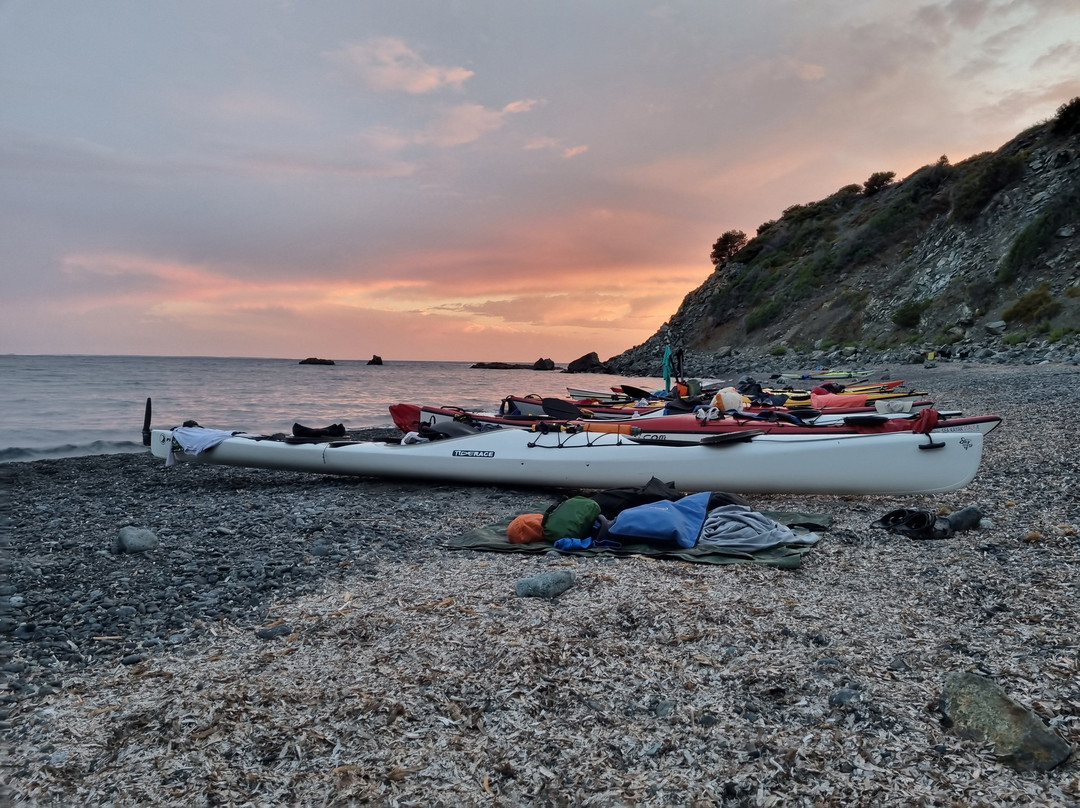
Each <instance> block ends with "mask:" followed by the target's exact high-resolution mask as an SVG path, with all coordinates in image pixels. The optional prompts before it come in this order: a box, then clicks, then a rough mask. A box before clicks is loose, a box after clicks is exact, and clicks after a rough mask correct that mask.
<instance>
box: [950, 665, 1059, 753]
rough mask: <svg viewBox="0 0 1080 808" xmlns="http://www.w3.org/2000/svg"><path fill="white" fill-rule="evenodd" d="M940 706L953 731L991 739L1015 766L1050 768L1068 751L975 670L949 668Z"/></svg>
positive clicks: (1028, 712)
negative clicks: (965, 670) (949, 673)
mask: <svg viewBox="0 0 1080 808" xmlns="http://www.w3.org/2000/svg"><path fill="white" fill-rule="evenodd" d="M941 710H942V712H943V713H944V714H945V717H946V718H947V719H948V720H949V721H951V722H952V729H953V731H954V732H956V733H957V734H958V735H960V736H961V737H962V738H968V739H971V740H975V741H980V742H985V741H989V742H991V743H993V744H994V751H995V753H996V754H997V755H998V757H1000V758H1001V759H1002V760H1003V761H1004V762H1006V763H1008V764H1009V765H1010V766H1012V767H1013V768H1015V769H1018V770H1020V771H1049V770H1050V769H1052V768H1054V767H1055V766H1057V765H1058V764H1059V763H1061V762H1062V761H1064V760H1065V759H1066V758H1067V757H1069V755H1070V754H1071V753H1072V748H1071V747H1070V746H1069V744H1068V743H1066V742H1065V740H1064V739H1063V738H1062V737H1061V736H1060V735H1058V734H1057V733H1056V732H1054V731H1053V730H1051V729H1050V728H1049V727H1048V726H1046V724H1044V723H1043V721H1042V719H1040V718H1039V717H1038V716H1037V715H1035V713H1033V712H1032V711H1031V710H1029V709H1027V708H1026V707H1024V706H1022V705H1020V704H1018V703H1017V702H1015V701H1014V700H1013V699H1011V698H1010V697H1009V696H1008V695H1007V694H1006V693H1005V690H1004V689H1003V688H1002V687H1001V686H1000V685H999V684H997V683H996V682H994V681H992V680H990V679H987V678H986V677H984V676H979V675H978V674H975V673H954V674H951V675H950V676H949V677H948V678H947V679H946V680H945V689H944V691H943V693H942V696H941Z"/></svg>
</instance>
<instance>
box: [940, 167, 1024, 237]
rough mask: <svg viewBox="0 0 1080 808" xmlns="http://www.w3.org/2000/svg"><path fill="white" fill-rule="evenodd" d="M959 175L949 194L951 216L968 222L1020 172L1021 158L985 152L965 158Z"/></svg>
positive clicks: (1022, 169)
mask: <svg viewBox="0 0 1080 808" xmlns="http://www.w3.org/2000/svg"><path fill="white" fill-rule="evenodd" d="M967 163H968V164H967V165H966V166H965V167H964V171H963V174H962V178H961V179H960V182H959V184H958V185H957V186H956V191H955V192H954V194H953V209H952V215H953V219H954V220H955V221H957V222H964V223H970V222H973V221H975V218H976V217H977V216H978V215H979V214H980V213H982V211H983V209H984V208H985V207H986V206H987V205H988V204H989V203H990V200H991V199H993V198H994V196H995V195H996V194H997V193H999V192H1000V191H1002V190H1004V189H1005V188H1007V187H1008V186H1010V185H1012V184H1013V183H1014V182H1016V181H1017V180H1019V179H1020V178H1021V177H1022V176H1023V174H1024V160H1023V158H1022V157H1020V156H1019V155H1004V154H991V153H990V152H985V153H983V154H980V155H977V156H975V157H973V158H971V160H969V161H967Z"/></svg>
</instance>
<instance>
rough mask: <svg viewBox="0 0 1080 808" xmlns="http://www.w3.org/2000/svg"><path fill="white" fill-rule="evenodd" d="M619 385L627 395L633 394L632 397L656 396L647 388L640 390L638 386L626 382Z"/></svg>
mask: <svg viewBox="0 0 1080 808" xmlns="http://www.w3.org/2000/svg"><path fill="white" fill-rule="evenodd" d="M621 386H622V389H623V392H624V393H626V394H627V395H628V396H633V397H634V398H656V396H654V395H653V394H652V393H650V392H649V391H648V390H642V389H641V388H640V387H631V386H630V385H628V384H624V385H621Z"/></svg>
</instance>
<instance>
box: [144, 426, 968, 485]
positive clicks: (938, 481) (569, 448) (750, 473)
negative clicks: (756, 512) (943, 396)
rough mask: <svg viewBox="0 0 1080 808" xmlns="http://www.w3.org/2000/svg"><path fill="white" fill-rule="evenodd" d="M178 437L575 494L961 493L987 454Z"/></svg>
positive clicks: (913, 440)
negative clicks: (654, 488)
mask: <svg viewBox="0 0 1080 808" xmlns="http://www.w3.org/2000/svg"><path fill="white" fill-rule="evenodd" d="M176 432H177V434H176V435H175V437H176V438H177V440H176V441H174V433H173V431H172V430H153V433H152V436H151V451H152V452H153V453H154V454H155V455H156V456H158V457H162V458H167V459H168V460H169V462H172V461H173V460H176V461H183V462H190V463H209V464H215V465H224V466H245V467H250V468H266V469H284V470H292V471H305V472H315V473H320V474H347V475H358V476H372V477H393V478H399V479H417V480H418V479H427V480H438V481H442V482H456V483H480V484H496V485H517V486H555V487H564V488H617V487H624V486H642V485H645V484H646V483H647V482H648V481H649V480H650V479H651V478H652V477H657V478H658V479H661V480H663V481H665V482H667V481H670V482H673V483H674V484H675V487H676V488H677V489H679V490H681V491H730V492H742V493H758V494H786V493H805V494H881V495H901V494H934V493H940V492H943V491H953V490H956V489H958V488H962V487H964V486H965V485H967V484H968V483H969V482H971V480H972V479H973V478H974V477H975V474H976V472H977V471H978V469H979V462H980V460H981V458H982V447H983V436H982V435H981V434H980V433H978V432H949V433H933V434H932V435H925V434H914V433H910V432H892V433H886V434H869V435H860V434H853V435H837V436H828V437H819V436H802V435H800V436H794V435H782V436H780V435H763V434H761V433H759V432H756V431H754V430H747V431H745V432H742V433H735V434H728V435H722V436H716V438H715V439H709V440H707V441H705V442H688V443H686V444H683V445H677V444H674V443H672V442H664V443H657V442H652V441H638V440H634V439H633V438H632V437H629V436H627V435H621V434H618V433H610V432H602V433H587V432H575V433H565V432H553V433H547V434H540V433H534V432H528V431H525V430H521V429H494V430H490V431H488V432H480V433H477V434H474V435H467V436H464V437H459V438H447V439H445V440H436V441H430V442H424V443H413V444H407V445H406V444H400V443H374V442H352V441H332V442H327V443H291V442H287V441H283V440H272V439H255V438H254V437H241V436H229V435H230V433H218V435H219V438H218V440H219V441H220V442H216V445H212V446H210V447H209V448H205V447H206V446H207V444H209V443H214V442H215V441H213V440H206V439H205V438H202V437H201V436H200V435H199V434H195V435H194V436H192V435H191V434H190V431H188V432H185V431H184V430H177V431H176ZM212 432H214V430H206V431H205V434H206V435H209V434H210V433H212ZM211 437H212V436H211ZM183 445H187V446H189V449H188V451H184V449H183ZM196 452H197V453H196Z"/></svg>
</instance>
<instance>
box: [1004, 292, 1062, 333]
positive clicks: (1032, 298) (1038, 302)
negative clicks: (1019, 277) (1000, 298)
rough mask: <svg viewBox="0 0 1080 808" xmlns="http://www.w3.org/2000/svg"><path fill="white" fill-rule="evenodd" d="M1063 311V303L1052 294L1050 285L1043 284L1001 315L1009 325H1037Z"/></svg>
mask: <svg viewBox="0 0 1080 808" xmlns="http://www.w3.org/2000/svg"><path fill="white" fill-rule="evenodd" d="M1059 311H1061V302H1060V301H1057V300H1054V298H1053V297H1052V296H1051V294H1050V284H1049V283H1041V284H1039V285H1038V286H1037V287H1035V288H1034V289H1032V290H1031V291H1030V292H1028V293H1027V294H1026V295H1024V296H1023V297H1021V298H1020V299H1019V300H1017V301H1016V302H1015V303H1013V304H1012V305H1011V306H1009V308H1007V309H1005V311H1003V312H1002V313H1001V319H1003V320H1004V321H1005V322H1007V323H1012V322H1021V323H1037V322H1039V321H1040V320H1049V319H1050V318H1051V317H1053V316H1054V315H1055V314H1057V313H1058V312H1059Z"/></svg>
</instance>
